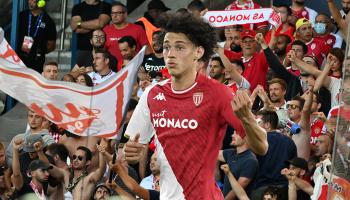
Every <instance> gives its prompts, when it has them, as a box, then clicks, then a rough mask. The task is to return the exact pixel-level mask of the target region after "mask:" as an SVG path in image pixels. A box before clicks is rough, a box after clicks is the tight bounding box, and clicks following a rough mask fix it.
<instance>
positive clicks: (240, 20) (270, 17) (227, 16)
mask: <svg viewBox="0 0 350 200" xmlns="http://www.w3.org/2000/svg"><path fill="white" fill-rule="evenodd" d="M203 18H204V19H205V20H207V21H208V22H209V23H210V24H211V25H212V26H213V27H224V26H232V25H239V24H254V23H260V22H264V21H268V22H269V23H270V24H272V25H273V26H275V27H276V28H278V26H279V25H280V24H281V23H282V22H281V16H280V14H279V13H276V12H275V11H274V10H273V9H272V8H262V9H251V10H220V11H208V12H207V13H206V14H205V15H204V16H203Z"/></svg>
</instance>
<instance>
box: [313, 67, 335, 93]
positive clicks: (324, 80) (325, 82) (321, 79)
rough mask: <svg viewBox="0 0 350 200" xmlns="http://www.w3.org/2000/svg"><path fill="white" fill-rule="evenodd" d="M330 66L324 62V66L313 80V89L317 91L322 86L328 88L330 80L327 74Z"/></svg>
mask: <svg viewBox="0 0 350 200" xmlns="http://www.w3.org/2000/svg"><path fill="white" fill-rule="evenodd" d="M329 71H330V67H329V66H328V65H327V64H326V67H325V68H324V69H323V71H322V72H321V73H320V75H319V76H318V77H317V79H316V81H315V87H314V91H318V90H319V89H320V88H321V87H322V86H323V87H325V88H328V86H329V85H330V82H331V78H330V77H329V76H328V74H329Z"/></svg>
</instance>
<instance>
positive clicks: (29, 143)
mask: <svg viewBox="0 0 350 200" xmlns="http://www.w3.org/2000/svg"><path fill="white" fill-rule="evenodd" d="M39 141H41V143H42V145H43V147H45V145H44V140H43V138H42V136H41V134H30V135H29V136H28V137H26V138H25V139H24V147H23V151H25V152H28V153H32V152H35V148H34V144H35V143H36V142H39Z"/></svg>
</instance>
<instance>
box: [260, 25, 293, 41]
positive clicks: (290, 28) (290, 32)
mask: <svg viewBox="0 0 350 200" xmlns="http://www.w3.org/2000/svg"><path fill="white" fill-rule="evenodd" d="M281 31H282V26H279V27H278V29H277V30H276V32H275V37H278V36H279V35H287V36H288V37H289V38H290V40H291V41H293V40H294V27H292V26H290V27H289V28H288V29H287V31H285V32H283V33H282V32H281ZM271 34H272V30H270V31H269V32H267V34H266V35H265V40H266V43H267V44H269V43H270V40H271Z"/></svg>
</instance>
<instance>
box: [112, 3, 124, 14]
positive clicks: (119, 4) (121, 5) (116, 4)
mask: <svg viewBox="0 0 350 200" xmlns="http://www.w3.org/2000/svg"><path fill="white" fill-rule="evenodd" d="M114 6H120V7H122V8H123V10H124V12H128V8H127V7H126V6H125V5H124V4H122V3H120V2H119V1H114V2H113V3H112V4H111V8H112V7H114Z"/></svg>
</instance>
